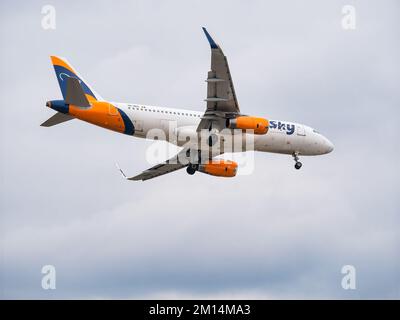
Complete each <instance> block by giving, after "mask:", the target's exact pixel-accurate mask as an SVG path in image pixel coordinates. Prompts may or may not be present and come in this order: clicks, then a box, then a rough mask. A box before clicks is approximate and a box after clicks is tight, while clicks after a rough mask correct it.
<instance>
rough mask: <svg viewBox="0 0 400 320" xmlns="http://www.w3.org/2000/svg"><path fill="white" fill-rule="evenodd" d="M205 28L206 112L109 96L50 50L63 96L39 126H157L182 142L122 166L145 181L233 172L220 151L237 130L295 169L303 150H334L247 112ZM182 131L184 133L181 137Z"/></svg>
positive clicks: (309, 133)
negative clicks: (137, 169) (172, 150)
mask: <svg viewBox="0 0 400 320" xmlns="http://www.w3.org/2000/svg"><path fill="white" fill-rule="evenodd" d="M203 32H204V34H205V36H206V38H207V40H208V42H209V45H210V47H211V70H210V71H209V72H208V76H207V79H206V80H205V81H206V83H207V97H206V99H205V102H206V110H205V112H199V111H193V110H186V109H175V108H166V107H156V106H148V105H142V104H129V103H117V102H109V101H106V100H104V99H103V98H102V97H101V96H100V95H99V94H98V93H97V92H95V91H94V90H93V89H92V87H91V86H90V85H89V84H88V83H87V82H86V81H85V80H84V79H83V78H82V77H81V75H79V73H78V72H76V71H75V69H74V68H73V67H72V66H71V64H69V63H68V62H67V60H66V59H64V58H61V57H58V56H51V61H52V64H53V66H54V70H55V73H56V76H57V80H58V83H59V86H60V89H61V93H62V95H63V99H62V100H52V101H47V102H46V106H47V107H49V108H51V109H53V110H55V111H57V113H56V114H54V115H53V116H52V117H50V118H49V119H48V120H46V121H45V122H44V123H42V124H41V126H43V127H51V126H54V125H57V124H60V123H63V122H66V121H70V120H72V119H79V120H83V121H86V122H88V123H91V124H94V125H97V126H100V127H103V128H106V129H110V130H113V131H116V132H119V133H123V134H127V135H130V136H134V137H138V138H149V134H150V133H151V132H153V131H154V130H158V132H159V134H158V136H157V137H156V136H154V137H150V138H153V139H155V140H156V139H159V140H165V141H168V142H170V143H172V144H175V145H177V146H179V147H182V149H181V151H179V152H178V154H177V155H176V156H174V157H172V158H170V159H168V160H166V161H165V162H163V163H160V164H157V165H155V166H153V167H151V168H149V169H147V170H145V171H143V172H142V173H140V174H138V175H135V176H132V177H127V176H126V175H125V173H124V172H123V171H122V170H121V169H120V168H119V167H118V169H119V170H120V172H121V174H122V175H123V177H124V178H125V179H127V180H135V181H136V180H142V181H145V180H148V179H152V178H155V177H158V176H161V175H164V174H167V173H170V172H173V171H176V170H179V169H183V168H185V167H186V171H187V173H188V174H190V175H193V174H194V173H195V172H197V171H198V172H202V173H206V174H210V175H213V176H219V177H234V176H235V175H236V173H237V168H238V164H237V163H236V162H234V161H230V160H221V159H218V156H219V155H221V154H224V153H226V152H232V149H230V148H229V143H225V142H226V141H229V139H230V138H232V137H233V136H234V137H236V138H237V137H239V144H240V145H241V146H242V147H243V146H247V141H248V140H247V139H248V138H252V139H253V140H252V143H249V146H250V150H252V151H261V152H271V153H280V154H286V155H292V157H293V159H294V161H295V165H294V167H295V169H300V168H301V167H302V163H301V162H300V161H299V156H300V155H301V156H316V155H323V154H327V153H330V152H331V151H332V150H333V148H334V146H333V144H332V142H330V141H329V140H328V139H327V138H326V137H324V136H323V135H322V134H320V133H319V132H318V131H316V130H315V129H313V128H311V127H309V126H306V125H304V124H299V123H293V122H289V121H281V120H272V119H269V120H268V119H266V118H264V117H259V116H249V115H246V114H243V113H242V112H241V110H240V108H239V103H238V100H237V97H236V93H235V89H234V86H233V80H232V76H231V72H230V70H229V66H228V60H227V58H226V56H225V55H224V53H223V51H222V49H221V47H220V46H219V45H218V44H217V43H216V42H215V41H214V39H213V38H212V37H211V35H210V34H209V33H208V31H207V30H206V28H204V27H203ZM182 135H183V136H184V139H177V136H182ZM188 138H189V139H188ZM200 140H201V141H200ZM227 145H228V147H227ZM248 150H249V149H245V150H244V151H248ZM239 151H243V149H240V150H239ZM233 152H236V151H235V150H233Z"/></svg>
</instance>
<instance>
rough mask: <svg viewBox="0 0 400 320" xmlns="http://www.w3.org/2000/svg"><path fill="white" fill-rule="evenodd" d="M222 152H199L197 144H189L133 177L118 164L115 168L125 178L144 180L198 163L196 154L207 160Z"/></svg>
mask: <svg viewBox="0 0 400 320" xmlns="http://www.w3.org/2000/svg"><path fill="white" fill-rule="evenodd" d="M222 153H223V152H222V151H220V150H208V149H207V150H206V151H205V152H201V150H200V149H199V148H198V146H197V145H189V146H185V147H183V148H182V150H181V151H179V152H178V153H177V154H176V155H175V156H173V157H172V158H171V159H168V160H166V161H165V162H163V163H159V164H156V165H155V166H153V167H151V168H149V169H147V170H145V171H143V172H142V173H140V174H138V175H136V176H133V177H127V176H126V175H125V173H124V172H123V171H122V170H121V168H120V167H119V166H118V164H117V168H118V170H119V171H120V172H121V174H122V176H123V177H124V178H125V179H126V180H133V181H138V180H142V181H145V180H149V179H153V178H156V177H159V176H162V175H164V174H167V173H171V172H173V171H177V170H179V169H182V168H185V167H187V166H188V165H189V163H198V162H197V161H199V159H198V158H197V157H198V156H200V157H201V158H202V159H207V160H209V159H212V158H214V157H216V156H218V155H221V154H222ZM192 156H193V157H194V158H193V159H192V158H191V157H192Z"/></svg>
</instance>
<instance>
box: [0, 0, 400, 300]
mask: <svg viewBox="0 0 400 320" xmlns="http://www.w3.org/2000/svg"><path fill="white" fill-rule="evenodd" d="M46 4H51V5H53V6H54V7H55V9H56V29H55V30H44V29H43V28H42V26H41V19H42V17H43V15H42V14H41V9H42V6H43V5H46ZM344 5H353V6H354V7H355V9H356V29H355V30H344V29H343V27H342V24H341V22H342V18H343V14H342V7H343V6H344ZM0 21H1V22H0V26H1V28H0V40H1V49H0V60H1V62H0V63H1V72H0V99H1V117H0V121H1V123H0V128H1V129H0V130H1V131H0V132H1V149H0V150H1V157H0V161H1V187H0V188H1V194H0V196H1V216H0V219H1V220H0V228H1V229H0V252H1V260H0V297H1V298H255V299H263V298H340V299H347V298H355V299H359V298H361V299H363V298H400V274H399V270H400V250H399V245H400V237H399V228H400V200H399V181H400V180H399V179H400V175H399V163H398V161H399V158H400V152H399V142H398V140H399V133H398V130H399V124H398V121H399V115H400V111H399V110H400V90H399V84H400V62H399V57H400V42H399V39H400V4H399V2H398V1H396V0H393V1H361V0H359V1H355V0H353V1H317V0H316V1H277V0H274V1H252V2H250V1H218V2H216V1H204V0H203V1H164V2H161V1H129V2H128V1H119V2H117V3H115V2H111V1H108V2H107V1H92V2H89V1H84V2H83V1H68V2H65V1H63V2H61V1H36V2H35V1H30V3H29V4H27V2H20V3H15V2H14V1H2V2H1V4H0ZM202 26H206V27H207V28H208V30H209V31H210V33H211V34H212V35H213V36H214V38H215V39H216V40H217V42H218V43H219V44H220V45H221V46H222V48H223V50H224V53H225V54H226V55H227V57H228V59H229V64H230V68H231V72H232V76H233V80H234V83H235V89H236V93H237V97H238V100H239V104H240V107H241V110H242V112H244V113H246V114H254V115H257V116H264V117H267V118H273V119H285V120H289V121H296V122H300V123H304V124H307V125H310V126H312V127H314V128H316V129H318V130H319V131H320V132H321V133H322V134H324V135H325V136H327V137H328V138H329V139H330V140H331V141H332V142H333V143H334V144H335V150H334V152H333V153H331V154H329V155H325V156H320V157H302V158H301V161H302V162H303V168H302V169H301V170H299V171H297V170H294V168H293V160H292V159H291V157H290V156H285V155H273V154H267V153H256V154H255V169H254V172H253V174H251V175H241V176H238V177H236V178H233V179H222V178H216V177H212V176H208V175H204V174H201V173H198V174H195V175H194V176H188V175H187V174H186V172H184V171H183V170H182V171H180V172H176V173H172V174H170V175H166V176H163V177H160V178H157V179H154V180H150V181H147V182H128V181H124V180H123V179H121V177H120V175H119V173H118V172H117V170H116V169H115V166H114V163H115V162H118V163H119V164H120V165H121V167H123V168H124V169H125V170H126V171H127V173H128V174H136V173H138V172H141V171H142V170H144V169H146V168H147V167H148V166H149V164H148V163H147V162H146V159H145V152H146V148H147V147H148V146H149V145H150V144H151V143H150V142H149V141H145V140H143V139H135V138H132V137H129V136H124V135H121V134H117V133H114V132H111V131H107V130H104V129H101V128H98V127H95V126H91V125H89V124H87V123H84V122H80V121H75V120H74V121H70V122H68V123H65V124H62V125H59V126H56V127H52V128H43V127H40V126H39V125H40V123H42V122H43V121H44V120H46V119H47V118H48V117H50V116H51V115H52V114H53V113H54V112H53V111H52V110H49V109H47V108H46V107H45V102H46V101H47V100H52V99H59V98H61V93H60V90H59V88H58V84H57V81H56V77H55V75H54V71H53V68H52V66H51V64H50V59H49V55H53V54H55V55H60V56H64V57H67V58H68V60H69V61H70V62H71V63H72V65H73V66H74V67H75V68H76V69H77V70H78V71H79V72H80V73H81V74H82V75H83V77H84V78H85V79H86V80H87V81H88V82H89V83H90V84H91V85H92V86H93V88H94V89H95V90H96V91H97V92H99V93H100V94H101V95H102V96H103V97H104V98H105V99H109V100H111V101H120V102H132V103H143V104H150V105H160V106H167V107H178V108H179V107H182V108H189V109H193V110H198V111H202V110H205V102H204V101H203V99H204V98H205V95H206V83H205V82H204V79H205V78H206V75H207V71H208V70H209V65H210V48H209V45H208V43H207V41H206V38H205V37H204V35H203V33H202V30H201V27H202ZM48 264H50V265H54V266H55V268H56V272H57V289H56V290H43V289H42V287H41V278H42V274H41V268H42V266H43V265H48ZM344 265H353V266H354V267H355V268H356V274H357V277H356V279H357V281H356V285H357V289H356V290H344V289H342V287H341V280H342V277H343V275H342V274H341V268H342V266H344Z"/></svg>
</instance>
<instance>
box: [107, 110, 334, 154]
mask: <svg viewBox="0 0 400 320" xmlns="http://www.w3.org/2000/svg"><path fill="white" fill-rule="evenodd" d="M113 105H115V106H116V107H118V108H119V109H121V110H123V111H124V112H125V113H126V115H127V116H128V117H129V119H130V120H131V121H132V123H133V125H134V128H135V132H134V136H135V137H139V138H151V137H152V135H151V130H154V129H156V130H157V129H158V130H159V129H161V130H162V131H163V132H164V137H165V138H164V139H165V140H166V141H168V142H171V143H174V144H177V145H182V144H183V143H180V142H177V140H176V139H173V138H172V137H171V127H172V128H177V129H178V130H179V129H180V128H185V129H186V130H187V131H188V133H189V134H190V132H193V134H195V133H196V128H197V126H198V124H199V123H200V121H201V117H202V116H203V114H204V113H203V112H199V111H192V110H186V109H174V108H165V107H155V106H146V105H138V104H126V103H113ZM269 123H270V126H269V130H268V133H267V134H264V135H254V150H255V151H263V152H273V153H282V154H295V153H297V154H301V155H321V154H326V153H329V152H331V151H332V150H333V144H332V143H331V142H330V141H329V140H328V139H327V138H326V137H324V136H323V135H321V134H320V133H318V132H317V131H316V130H314V129H313V128H311V127H308V126H305V125H302V124H298V123H293V122H289V121H280V120H269ZM157 138H158V139H163V137H160V136H158V135H157ZM243 139H245V135H244V136H243Z"/></svg>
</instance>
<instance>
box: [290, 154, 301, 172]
mask: <svg viewBox="0 0 400 320" xmlns="http://www.w3.org/2000/svg"><path fill="white" fill-rule="evenodd" d="M292 156H293V159H294V161H295V162H296V163H295V164H294V167H295V169H297V170H299V169H300V168H301V166H302V165H303V164H302V163H301V162H300V161H299V153H298V152H295V153H293V155H292Z"/></svg>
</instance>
